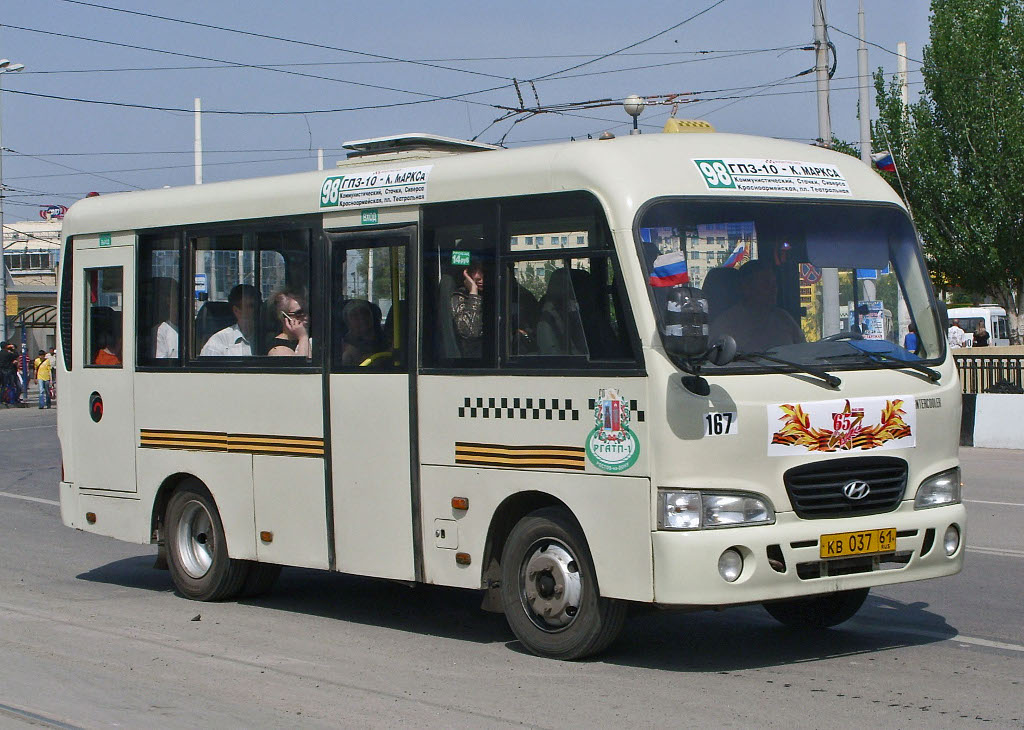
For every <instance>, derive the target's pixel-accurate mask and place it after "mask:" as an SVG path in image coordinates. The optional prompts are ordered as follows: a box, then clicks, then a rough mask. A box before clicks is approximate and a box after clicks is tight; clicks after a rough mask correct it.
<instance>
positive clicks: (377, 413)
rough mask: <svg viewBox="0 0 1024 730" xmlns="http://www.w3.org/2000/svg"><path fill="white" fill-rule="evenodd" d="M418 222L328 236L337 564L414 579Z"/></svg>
mask: <svg viewBox="0 0 1024 730" xmlns="http://www.w3.org/2000/svg"><path fill="white" fill-rule="evenodd" d="M415 230H416V229H415V227H412V226H410V227H405V228H400V229H390V230H380V231H359V232H352V233H329V234H328V235H329V237H330V239H331V295H330V296H331V307H332V310H331V359H332V363H331V371H330V375H329V387H328V392H329V395H330V401H329V407H330V428H331V481H332V490H333V498H334V507H333V509H334V533H335V538H334V541H335V554H336V564H337V569H338V570H340V571H342V572H346V573H355V574H360V575H374V576H380V577H384V578H393V579H398V580H414V579H415V570H414V559H413V532H412V494H411V490H410V474H411V470H410V469H411V467H410V463H411V449H410V426H409V423H410V421H409V404H410V385H411V382H410V377H411V376H410V374H409V359H410V358H409V357H408V353H409V349H410V348H409V342H410V341H411V340H410V336H411V329H412V322H413V321H414V318H413V314H412V311H411V307H410V306H409V289H408V287H409V273H408V268H409V267H408V261H409V250H410V247H411V245H412V242H413V238H414V235H415Z"/></svg>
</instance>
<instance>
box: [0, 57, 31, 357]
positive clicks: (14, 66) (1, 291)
mask: <svg viewBox="0 0 1024 730" xmlns="http://www.w3.org/2000/svg"><path fill="white" fill-rule="evenodd" d="M24 68H25V64H23V63H11V62H10V61H9V60H8V59H6V58H0V78H3V75H4V74H5V73H8V72H10V71H21V70H22V69H24ZM3 98H4V97H3V91H2V90H0V308H2V311H0V341H2V340H6V339H7V262H6V261H5V259H4V255H3V248H4V234H3V231H4V145H3V126H4V124H3Z"/></svg>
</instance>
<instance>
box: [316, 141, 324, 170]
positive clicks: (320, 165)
mask: <svg viewBox="0 0 1024 730" xmlns="http://www.w3.org/2000/svg"><path fill="white" fill-rule="evenodd" d="M316 169H317V170H323V169H324V148H323V147H320V148H318V149H317V151H316Z"/></svg>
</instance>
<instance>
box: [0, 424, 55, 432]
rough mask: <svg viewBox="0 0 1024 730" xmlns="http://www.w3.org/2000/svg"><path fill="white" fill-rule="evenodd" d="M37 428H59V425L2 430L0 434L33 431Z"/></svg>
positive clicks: (0, 429)
mask: <svg viewBox="0 0 1024 730" xmlns="http://www.w3.org/2000/svg"><path fill="white" fill-rule="evenodd" d="M36 428H57V424H56V423H53V424H50V425H49V426H22V427H21V428H0V433H5V432H7V431H31V430H33V429H36Z"/></svg>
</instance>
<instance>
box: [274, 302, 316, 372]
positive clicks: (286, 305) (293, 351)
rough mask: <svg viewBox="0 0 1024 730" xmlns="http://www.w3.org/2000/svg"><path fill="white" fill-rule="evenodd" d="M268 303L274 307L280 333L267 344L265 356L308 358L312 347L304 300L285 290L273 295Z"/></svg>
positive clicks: (307, 313)
mask: <svg viewBox="0 0 1024 730" xmlns="http://www.w3.org/2000/svg"><path fill="white" fill-rule="evenodd" d="M270 303H271V304H272V305H273V307H274V316H275V319H276V322H277V324H278V326H279V327H280V328H281V331H280V332H279V333H278V334H277V336H276V337H274V338H273V339H271V340H270V342H269V343H267V344H268V348H267V354H268V355H270V356H271V357H280V356H299V357H310V356H311V355H312V353H313V345H312V340H311V339H310V338H309V312H308V311H306V298H305V297H304V296H302V294H299V293H298V292H293V291H289V290H287V289H285V290H283V291H279V292H277V293H276V294H274V295H273V296H272V297H271V298H270Z"/></svg>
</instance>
